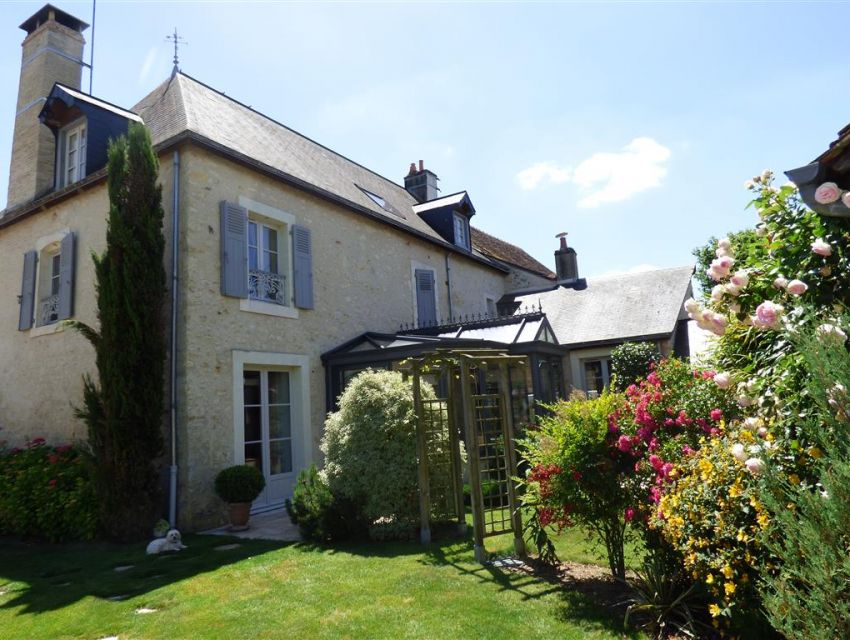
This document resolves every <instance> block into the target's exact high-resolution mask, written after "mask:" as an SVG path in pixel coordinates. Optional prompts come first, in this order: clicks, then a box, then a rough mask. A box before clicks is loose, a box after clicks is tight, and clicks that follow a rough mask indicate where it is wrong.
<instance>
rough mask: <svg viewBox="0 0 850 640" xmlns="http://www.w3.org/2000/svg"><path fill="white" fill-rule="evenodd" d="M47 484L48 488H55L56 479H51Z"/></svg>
mask: <svg viewBox="0 0 850 640" xmlns="http://www.w3.org/2000/svg"><path fill="white" fill-rule="evenodd" d="M47 484H48V485H49V486H51V487H55V486H56V478H53V479H52V480H51V481H50V482H48V483H47Z"/></svg>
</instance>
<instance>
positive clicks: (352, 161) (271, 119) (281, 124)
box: [176, 71, 413, 198]
mask: <svg viewBox="0 0 850 640" xmlns="http://www.w3.org/2000/svg"><path fill="white" fill-rule="evenodd" d="M176 75H178V76H183V77H185V78H188V79H189V80H191V81H192V82H196V83H198V84H199V85H201V86H202V87H204V88H206V89H209V90H210V91H212V92H214V93H217V94H218V95H220V96H222V97H223V98H226V99H227V100H230V101H231V102H233V103H235V104H237V105H239V106H240V107H242V108H244V109H247V110H248V111H250V112H251V113H256V114H257V115H258V116H260V117H262V118H265V119H266V120H268V121H269V122H272V123H274V124H276V125H277V126H279V127H282V128H284V129H286V130H287V131H291V132H292V133H294V134H295V135H297V136H300V137H302V138H304V139H305V140H308V141H309V142H311V143H313V144H314V145H316V146H317V147H321V148H322V149H324V150H325V151H327V152H329V153H332V154H333V155H335V156H338V157H340V158H342V159H343V160H345V161H347V162H350V163H351V164H353V165H356V166H358V167H360V168H361V169H363V170H365V171H368V172H369V173H371V174H372V175H374V176H377V177H378V178H380V179H381V180H384V181H385V182H388V183H389V184H391V185H392V186H393V187H395V188H397V189H399V190H400V191H404V192H405V193H407V189H405V188H404V186H402V185H401V184H399V183H398V182H394V181H392V180H390V179H389V178H387V177H386V176H384V175H381V174H380V173H378V172H377V171H375V170H374V169H370V168H369V167H367V166H366V165H363V164H360V163H359V162H357V161H356V160H352V159H351V158H349V157H348V156H345V155H343V154H341V153H339V152H338V151H334V150H333V149H331V148H330V147H328V146H325V145H324V144H322V143H321V142H318V141H316V140H314V139H313V138H311V137H310V136H307V135H304V134H303V133H301V132H300V131H296V130H295V129H293V128H292V127H289V126H287V125H285V124H283V123H282V122H280V121H279V120H275V119H274V118H272V117H271V116H269V115H267V114H265V113H263V112H262V111H258V110H257V109H254V108H253V107H251V106H250V105H247V104H245V103H244V102H240V101H239V100H237V99H236V98H233V97H231V96H229V95H227V94H226V93H225V92H224V91H220V90H219V89H216V88H215V87H212V86H210V85H208V84H207V83H205V82H203V81H201V80H198V79H197V78H195V77H194V76H190V75H189V74H188V73H185V72H183V71H178V72H177V74H176ZM377 195H380V194H377ZM410 197H411V198H413V196H410Z"/></svg>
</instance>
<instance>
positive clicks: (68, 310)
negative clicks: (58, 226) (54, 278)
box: [58, 232, 74, 320]
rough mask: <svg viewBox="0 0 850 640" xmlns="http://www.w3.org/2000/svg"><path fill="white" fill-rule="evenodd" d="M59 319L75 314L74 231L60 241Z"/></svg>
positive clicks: (65, 318)
mask: <svg viewBox="0 0 850 640" xmlns="http://www.w3.org/2000/svg"><path fill="white" fill-rule="evenodd" d="M58 311H59V315H58V319H59V320H67V319H68V318H70V317H71V316H72V315H74V233H73V232H71V233H69V234H68V235H66V236H65V237H64V238H62V240H61V242H60V243H59V309H58Z"/></svg>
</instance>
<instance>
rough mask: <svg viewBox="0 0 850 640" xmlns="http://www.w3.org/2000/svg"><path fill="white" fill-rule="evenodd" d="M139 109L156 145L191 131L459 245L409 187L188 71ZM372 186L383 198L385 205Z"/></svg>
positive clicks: (384, 217) (382, 215) (485, 259)
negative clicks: (427, 217)
mask: <svg viewBox="0 0 850 640" xmlns="http://www.w3.org/2000/svg"><path fill="white" fill-rule="evenodd" d="M133 111H136V112H138V113H139V114H140V115H141V116H142V118H143V119H144V121H145V124H147V126H148V127H149V128H150V130H151V139H152V141H153V143H154V145H158V144H162V143H165V142H167V141H169V140H170V139H173V138H175V137H177V136H179V135H180V134H182V133H184V132H186V131H189V132H192V133H194V134H196V135H197V136H200V137H201V138H203V139H206V140H208V141H211V142H212V143H215V144H217V145H220V146H221V147H224V148H226V149H227V150H229V151H230V152H235V154H237V155H239V156H242V157H244V158H246V159H249V160H252V161H254V162H257V163H260V164H262V165H265V166H267V167H269V168H270V169H272V170H275V171H277V172H280V173H283V174H285V175H286V176H288V177H291V178H294V179H295V181H297V182H298V183H300V184H303V185H305V186H311V187H314V188H317V189H318V190H320V191H321V192H323V193H327V194H330V195H332V196H335V197H336V198H337V199H342V200H343V201H345V202H346V203H350V204H353V205H355V207H356V208H358V209H359V210H366V211H368V213H369V214H370V215H371V216H372V217H376V218H378V219H380V220H382V221H384V222H388V223H390V224H392V225H394V226H396V227H399V226H400V227H402V228H405V229H407V230H412V231H414V232H415V233H417V234H418V235H420V236H425V237H427V238H428V239H430V240H432V241H435V242H437V243H439V244H441V245H444V246H445V247H446V248H449V249H451V250H452V251H456V250H457V248H456V247H454V245H452V244H450V243H447V242H446V241H445V240H443V238H442V237H441V236H440V235H439V234H438V233H437V232H436V231H434V229H432V228H431V226H430V225H428V223H427V222H425V221H424V220H423V219H422V218H420V217H419V216H418V215H416V213H415V212H414V209H413V207H414V205H418V203H417V201H416V199H415V198H414V197H413V196H412V195H410V194H409V193H408V192H407V191H406V190H405V188H404V187H403V186H401V185H399V184H397V183H395V182H392V181H391V180H388V179H387V178H385V177H383V176H381V175H379V174H377V173H375V172H373V171H371V170H369V169H367V168H366V167H364V166H362V165H359V164H357V163H356V162H354V161H352V160H349V159H348V158H346V157H344V156H342V155H340V154H338V153H336V152H334V151H332V150H331V149H328V148H327V147H325V146H322V145H321V144H319V143H317V142H315V141H313V140H311V139H310V138H307V137H306V136H303V135H301V134H300V133H298V132H296V131H293V130H292V129H290V128H288V127H286V126H285V125H283V124H281V123H279V122H276V121H275V120H272V119H271V118H269V117H268V116H265V115H263V114H262V113H259V112H257V111H254V110H253V109H251V108H250V107H248V106H246V105H243V104H241V103H239V102H237V101H236V100H234V99H232V98H230V97H228V96H226V95H225V94H223V93H221V92H219V91H216V90H214V89H212V88H210V87H208V86H207V85H205V84H203V83H201V82H199V81H198V80H195V79H194V78H192V77H190V76H187V75H185V74H183V73H177V74H175V75H174V76H172V77H171V78H169V79H168V80H167V81H165V82H164V83H162V84H161V85H160V86H159V87H157V88H156V89H154V90H153V91H152V92H151V93H150V94H149V95H148V96H146V97H145V98H144V99H142V101H141V102H139V103H138V104H137V105H136V106H135V107H133ZM366 192H369V193H372V194H374V195H376V196H379V198H381V199H382V200H383V201H384V203H385V206H381V204H379V202H377V201H376V200H375V199H373V198H372V197H370V196H369V195H367V193H366ZM464 253H465V254H466V255H469V254H468V253H467V252H464ZM473 254H474V257H476V258H477V259H479V260H480V261H482V262H484V263H486V264H489V265H491V266H493V267H496V268H500V269H502V270H504V268H503V267H502V265H499V264H498V263H495V262H493V260H491V259H490V258H489V257H487V256H484V255H482V254H479V253H476V252H473Z"/></svg>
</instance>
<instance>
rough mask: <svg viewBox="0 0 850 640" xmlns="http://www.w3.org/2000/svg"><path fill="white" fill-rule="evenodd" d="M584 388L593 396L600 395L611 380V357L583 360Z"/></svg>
mask: <svg viewBox="0 0 850 640" xmlns="http://www.w3.org/2000/svg"><path fill="white" fill-rule="evenodd" d="M583 374H584V390H585V391H586V392H587V395H588V396H589V397H591V398H595V397H596V396H598V395H599V394H600V393H602V391H604V390H605V388H606V387H607V386H608V384H609V382H610V380H611V360H610V358H598V359H595V360H584V361H583Z"/></svg>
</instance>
